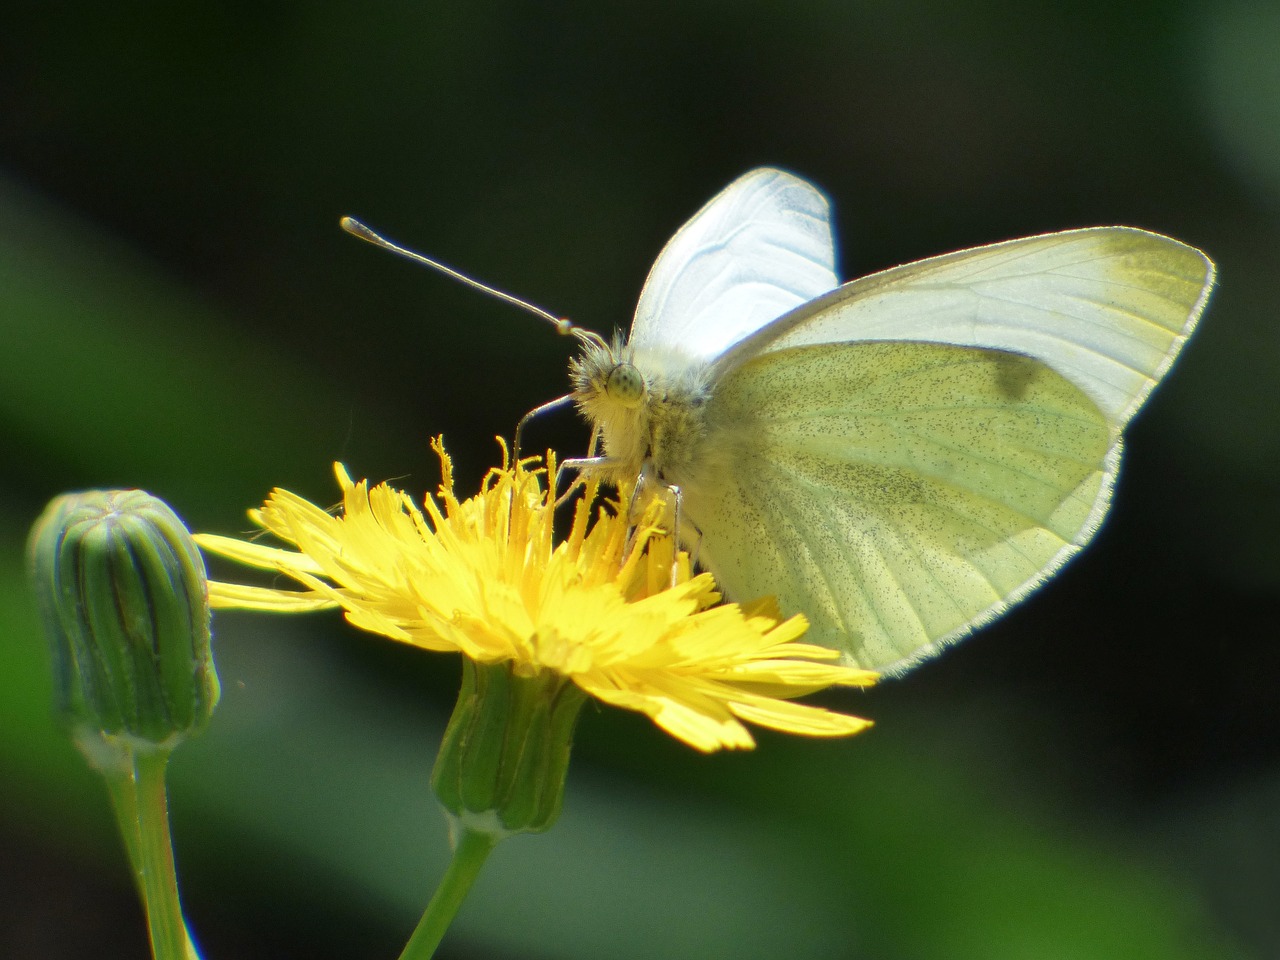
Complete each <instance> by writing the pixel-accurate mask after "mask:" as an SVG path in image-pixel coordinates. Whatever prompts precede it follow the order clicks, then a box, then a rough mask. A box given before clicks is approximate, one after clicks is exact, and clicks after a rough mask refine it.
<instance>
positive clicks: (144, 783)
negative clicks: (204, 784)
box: [103, 750, 200, 960]
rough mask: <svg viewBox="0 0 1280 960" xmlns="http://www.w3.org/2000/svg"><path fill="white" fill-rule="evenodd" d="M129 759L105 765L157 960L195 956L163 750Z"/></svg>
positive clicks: (134, 754)
mask: <svg viewBox="0 0 1280 960" xmlns="http://www.w3.org/2000/svg"><path fill="white" fill-rule="evenodd" d="M130 754H131V757H130V759H131V762H130V763H128V764H125V765H123V766H122V767H118V768H114V769H109V770H108V769H104V770H103V773H104V775H105V777H106V780H107V789H108V790H109V792H110V794H111V802H112V806H113V807H114V808H115V814H116V820H117V822H118V824H119V827H120V834H121V836H122V837H123V838H124V845H125V850H126V851H127V852H128V855H129V864H130V866H131V867H132V868H133V878H134V883H135V884H136V885H137V887H138V893H139V895H140V896H141V897H142V903H143V906H144V907H145V908H146V912H147V931H148V933H149V934H150V935H151V955H152V956H153V957H154V958H155V960H199V957H200V954H199V953H198V952H197V950H196V948H195V944H194V943H193V942H192V941H191V938H190V936H189V935H188V933H187V925H186V921H185V920H184V919H183V917H182V904H181V901H180V900H179V897H178V877H177V873H176V871H175V869H174V865H173V845H172V841H171V840H170V837H169V803H168V799H167V797H166V795H165V767H166V765H167V764H168V762H169V754H168V752H167V751H163V750H161V751H154V752H152V751H145V752H142V751H139V752H134V751H130Z"/></svg>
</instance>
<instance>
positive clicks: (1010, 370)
mask: <svg viewBox="0 0 1280 960" xmlns="http://www.w3.org/2000/svg"><path fill="white" fill-rule="evenodd" d="M991 362H992V364H993V365H994V367H995V371H994V372H995V381H996V389H998V390H999V391H1000V393H1001V394H1003V395H1004V396H1005V397H1006V398H1008V399H1009V400H1023V399H1025V398H1026V395H1027V391H1028V390H1030V389H1031V385H1032V383H1034V382H1035V380H1036V377H1038V376H1039V375H1040V371H1041V370H1042V369H1043V368H1042V367H1041V365H1040V363H1039V362H1038V361H1036V360H1032V359H1031V358H1030V357H1024V356H1021V355H1020V354H1017V353H1003V352H997V351H992V354H991Z"/></svg>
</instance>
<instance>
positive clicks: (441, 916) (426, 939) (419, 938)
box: [400, 827, 498, 960]
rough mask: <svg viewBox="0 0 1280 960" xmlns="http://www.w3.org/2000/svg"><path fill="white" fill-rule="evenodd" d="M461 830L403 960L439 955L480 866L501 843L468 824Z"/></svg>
mask: <svg viewBox="0 0 1280 960" xmlns="http://www.w3.org/2000/svg"><path fill="white" fill-rule="evenodd" d="M458 830H459V833H460V836H459V837H458V840H457V843H455V844H454V848H453V859H452V860H451V861H449V868H448V869H447V870H445V873H444V879H442V880H441V881H440V886H438V887H437V888H436V892H435V895H434V896H432V898H431V902H430V903H429V904H427V909H426V911H425V912H423V914H422V919H421V920H419V921H418V926H417V927H416V928H414V931H413V936H411V937H410V938H409V942H408V943H406V944H405V947H404V952H403V953H401V954H400V960H429V958H430V957H432V956H434V955H435V952H436V947H438V946H439V945H440V941H441V940H443V939H444V934H445V931H446V930H448V929H449V924H450V923H452V922H453V918H454V916H455V915H456V914H457V912H458V908H459V907H461V906H462V901H463V900H464V899H465V898H466V896H467V892H468V891H469V890H470V889H471V885H472V884H473V883H475V879H476V877H477V876H478V875H479V873H480V868H481V867H483V866H484V862H485V860H486V859H487V858H488V856H489V853H490V851H492V850H493V848H494V846H495V845H496V844H497V842H498V838H497V837H495V836H493V835H492V834H488V833H480V832H478V831H474V830H468V829H466V828H465V827H458Z"/></svg>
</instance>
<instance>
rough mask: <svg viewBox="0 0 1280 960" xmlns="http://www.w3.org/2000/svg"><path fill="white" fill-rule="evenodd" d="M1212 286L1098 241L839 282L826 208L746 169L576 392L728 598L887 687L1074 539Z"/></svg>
mask: <svg viewBox="0 0 1280 960" xmlns="http://www.w3.org/2000/svg"><path fill="white" fill-rule="evenodd" d="M1212 284H1213V264H1212V263H1211V262H1210V261H1209V259H1208V258H1207V257H1205V255H1204V254H1202V253H1201V252H1200V251H1198V250H1195V249H1194V248H1192V247H1189V246H1186V245H1184V244H1182V243H1179V242H1178V241H1175V240H1171V239H1169V238H1168V237H1163V236H1160V235H1158V234H1154V233H1148V232H1145V231H1142V230H1137V229H1133V228H1128V227H1098V228H1092V229H1084V230H1072V231H1066V232H1063V233H1055V234H1046V235H1043V236H1037V237H1028V238H1026V239H1022V240H1013V241H1009V242H1006V243H999V244H993V245H991V246H986V247H979V248H975V249H972V250H964V251H960V252H959V253H953V254H949V255H946V256H941V257H936V258H933V259H930V260H924V261H921V262H919V263H913V264H908V265H906V266H902V267H897V268H894V269H891V270H887V271H884V272H882V273H878V274H874V275H872V276H869V277H865V278H863V279H860V280H854V281H851V282H849V283H846V284H844V285H839V284H838V281H837V278H836V273H835V245H834V241H833V239H832V233H831V226H830V214H829V209H828V206H827V202H826V199H825V198H824V197H823V195H822V194H821V193H820V192H819V191H817V190H816V189H815V188H814V187H812V186H811V185H809V184H808V183H806V182H804V181H803V180H800V179H798V178H796V177H794V176H792V175H790V174H787V173H784V172H782V171H780V170H773V169H760V170H754V171H752V172H750V173H747V174H746V175H744V176H742V177H740V178H739V179H738V180H736V181H734V182H733V183H732V184H730V185H729V187H727V188H726V189H725V190H724V191H723V192H721V193H720V194H719V195H718V196H716V197H715V198H713V199H712V200H711V201H710V202H709V203H708V204H707V205H706V206H705V207H703V208H702V210H701V211H699V212H698V213H697V214H696V215H695V216H694V217H693V219H691V220H690V221H689V222H688V223H687V224H685V226H684V227H682V228H681V229H680V231H679V232H678V233H677V234H676V235H675V236H674V237H673V238H672V239H671V241H670V242H669V243H668V244H667V246H666V247H665V248H664V249H663V251H662V253H661V254H660V255H659V257H658V260H657V262H656V263H655V264H654V267H653V269H652V271H651V272H650V274H649V277H648V280H647V281H646V283H645V287H644V290H643V292H642V294H641V297H640V302H639V305H638V307H637V310H636V316H635V320H634V322H633V325H632V329H631V336H630V338H629V339H628V340H627V341H625V342H624V341H622V340H615V341H614V342H613V343H611V344H610V343H606V342H604V341H602V340H598V339H597V340H592V339H588V340H586V341H585V348H584V352H583V354H582V355H581V356H580V357H578V358H577V359H576V360H575V361H574V362H573V364H572V367H571V379H572V382H573V389H574V397H575V400H576V402H577V405H578V407H579V409H580V410H581V411H582V413H583V414H584V415H585V416H586V417H587V419H588V420H589V421H590V422H591V423H592V424H593V425H594V426H595V427H596V429H597V430H598V431H599V433H600V436H601V439H602V441H603V445H604V456H603V458H602V459H601V460H600V461H599V463H598V464H597V468H598V469H601V470H602V471H604V473H605V475H606V476H608V477H610V478H612V479H613V480H615V481H617V482H624V481H627V480H632V479H635V478H637V477H638V478H641V480H642V489H647V490H648V491H650V493H653V492H654V491H658V493H659V495H665V491H666V489H667V488H675V489H677V490H678V491H679V497H680V509H681V511H682V519H681V525H680V533H681V535H682V537H683V538H684V539H685V540H686V541H687V542H688V543H689V544H690V545H691V546H696V550H697V555H698V558H699V560H700V562H701V563H702V564H703V565H704V566H706V567H707V568H708V569H710V570H711V571H712V572H713V573H714V574H715V575H716V578H717V580H718V581H719V582H720V584H721V586H722V587H723V589H724V591H725V593H726V595H727V596H728V597H729V598H731V599H738V600H745V599H750V598H753V597H755V596H759V595H764V594H773V595H776V596H777V597H778V600H779V603H780V604H781V606H782V608H783V610H784V612H786V613H796V612H799V613H803V614H805V615H806V616H807V617H808V618H809V620H810V623H811V628H810V632H809V639H811V640H813V641H815V642H818V643H823V644H826V645H828V646H831V647H833V648H835V649H838V650H840V651H841V652H842V654H843V655H844V659H845V660H846V661H847V662H849V663H852V664H855V665H858V666H862V667H867V668H872V669H880V670H886V671H891V672H892V671H895V670H901V669H904V668H906V667H908V666H910V665H911V664H913V663H915V662H917V661H918V660H920V659H922V658H923V657H926V656H928V655H930V654H932V653H935V652H936V651H937V650H939V649H940V648H941V647H942V646H944V645H945V644H947V643H949V642H951V641H954V640H956V639H959V638H960V637H962V636H964V635H965V634H967V633H968V632H969V631H971V630H972V629H973V628H975V627H977V626H979V625H980V624H982V623H985V622H987V621H988V620H990V619H992V618H993V617H995V616H997V615H998V614H999V613H1001V612H1002V611H1003V610H1004V609H1006V608H1007V607H1008V606H1009V605H1010V604H1012V603H1015V602H1017V601H1018V600H1019V599H1021V598H1022V597H1024V596H1025V595H1026V594H1027V593H1029V592H1030V591H1031V590H1033V589H1034V588H1035V587H1036V586H1038V585H1039V584H1040V583H1042V582H1043V581H1044V580H1045V579H1046V578H1047V577H1049V576H1050V575H1051V574H1052V573H1054V572H1055V571H1056V570H1057V569H1058V568H1059V567H1061V566H1062V564H1063V563H1065V562H1066V560H1067V559H1069V558H1070V557H1071V556H1072V555H1073V554H1074V553H1076V552H1077V551H1078V550H1079V549H1080V548H1081V547H1082V546H1083V545H1084V544H1085V543H1087V542H1088V541H1089V539H1090V538H1091V537H1092V536H1093V534H1094V532H1095V531H1096V530H1097V528H1098V526H1099V524H1100V523H1101V521H1102V518H1103V516H1104V515H1105V513H1106V510H1107V506H1108V504H1109V501H1110V497H1111V490H1112V487H1113V485H1114V483H1115V477H1116V472H1117V469H1118V467H1119V460H1120V447H1121V430H1122V428H1123V427H1124V425H1125V423H1126V422H1127V421H1128V419H1129V418H1130V417H1131V416H1132V415H1133V413H1134V412H1135V411H1136V410H1137V408H1138V407H1139V406H1140V405H1141V403H1142V401H1143V400H1144V399H1145V398H1146V397H1147V395H1148V394H1149V393H1150V391H1151V389H1152V388H1153V387H1154V385H1155V384H1156V383H1157V382H1158V381H1159V379H1160V378H1161V377H1162V376H1163V375H1164V374H1165V372H1166V371H1167V370H1168V368H1169V366H1170V364H1171V363H1172V362H1173V360H1174V358H1175V357H1176V356H1177V353H1178V351H1179V350H1180V349H1181V347H1182V344H1183V342H1185V340H1186V338H1187V336H1188V335H1189V334H1190V333H1191V330H1192V329H1193V327H1194V326H1195V323H1196V321H1197V319H1198V318H1199V316H1200V313H1201V311H1202V310H1203V308H1204V304H1205V302H1206V300H1207V297H1208V294H1209V291H1210V288H1211V287H1212Z"/></svg>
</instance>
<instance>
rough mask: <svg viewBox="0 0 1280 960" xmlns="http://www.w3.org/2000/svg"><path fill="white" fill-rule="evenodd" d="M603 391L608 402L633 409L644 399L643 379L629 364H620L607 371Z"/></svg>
mask: <svg viewBox="0 0 1280 960" xmlns="http://www.w3.org/2000/svg"><path fill="white" fill-rule="evenodd" d="M604 389H605V393H607V394H608V395H609V399H610V400H615V401H617V402H618V403H621V404H623V405H624V406H628V407H634V406H636V405H637V404H639V403H640V401H641V399H643V397H644V377H642V376H641V375H640V371H639V370H637V369H636V368H635V367H633V366H632V365H631V364H629V363H620V364H618V365H617V366H616V367H614V368H613V369H612V370H610V371H609V379H608V381H607V382H606V383H605V388H604Z"/></svg>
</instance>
